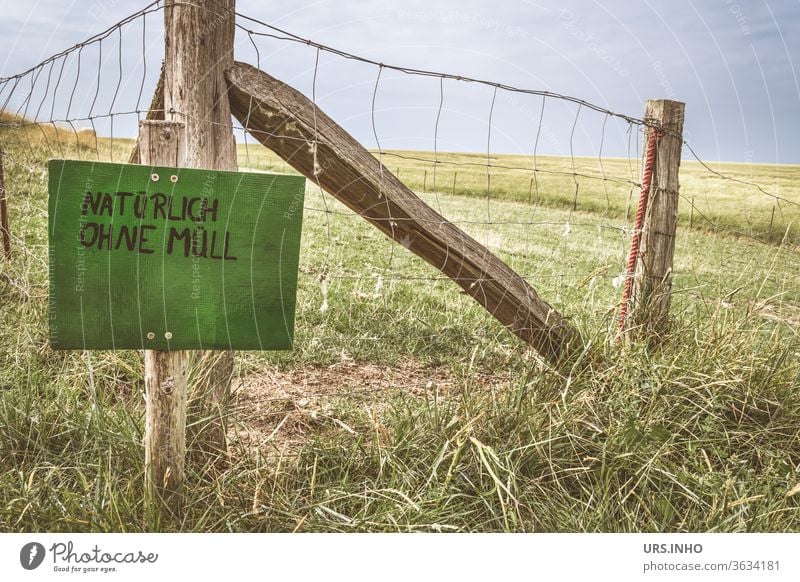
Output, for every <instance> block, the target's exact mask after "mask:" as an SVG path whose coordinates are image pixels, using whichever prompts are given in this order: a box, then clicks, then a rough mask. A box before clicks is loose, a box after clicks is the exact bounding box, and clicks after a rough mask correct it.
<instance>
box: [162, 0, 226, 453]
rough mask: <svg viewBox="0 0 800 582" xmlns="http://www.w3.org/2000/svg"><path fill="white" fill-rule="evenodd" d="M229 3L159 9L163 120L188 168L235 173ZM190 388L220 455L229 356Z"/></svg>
mask: <svg viewBox="0 0 800 582" xmlns="http://www.w3.org/2000/svg"><path fill="white" fill-rule="evenodd" d="M234 29H235V0H195V1H194V2H191V3H185V2H180V1H178V0H167V1H166V3H165V6H164V31H165V36H166V49H165V60H164V111H165V119H167V120H171V121H180V122H181V123H183V124H185V126H186V159H185V160H184V163H185V166H186V167H189V168H205V169H215V170H236V169H237V164H236V141H235V139H234V136H233V123H232V120H231V110H230V106H229V104H228V95H227V83H226V81H225V70H226V69H228V68H230V67H231V66H232V65H233V40H234ZM199 364H200V365H199V370H198V373H197V380H196V383H195V384H194V385H193V386H192V389H193V391H196V393H197V394H198V396H199V398H200V402H201V403H202V410H201V415H202V417H203V418H209V419H211V420H210V421H209V423H208V425H207V426H206V427H205V428H203V429H202V430H203V431H204V432H205V433H206V437H205V438H204V440H203V442H204V444H207V445H209V448H210V449H212V450H216V451H220V452H221V451H224V450H225V449H226V439H225V422H224V415H225V408H226V406H227V402H228V399H229V396H230V386H231V379H232V377H233V354H232V352H228V351H222V352H203V354H202V356H201V360H200V362H199Z"/></svg>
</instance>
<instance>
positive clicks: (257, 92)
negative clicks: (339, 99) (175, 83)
mask: <svg viewBox="0 0 800 582" xmlns="http://www.w3.org/2000/svg"><path fill="white" fill-rule="evenodd" d="M227 79H228V83H229V97H230V103H231V110H232V112H233V115H234V116H235V117H236V118H237V119H238V120H239V122H240V123H241V124H242V125H243V126H244V127H245V128H246V129H247V130H248V131H249V132H250V133H251V134H252V135H253V136H254V137H255V138H256V139H257V140H259V141H260V142H261V143H262V144H264V145H265V146H267V147H268V148H270V149H271V150H272V151H274V152H275V153H276V154H277V155H279V156H280V157H281V158H283V159H284V160H285V161H286V162H287V163H288V164H290V165H291V166H292V167H294V168H295V169H296V170H297V171H299V172H300V173H301V174H303V175H304V176H306V177H307V178H308V179H309V180H313V181H314V182H316V183H318V184H319V185H320V187H321V188H324V189H325V190H326V191H328V192H330V193H331V195H333V196H335V197H336V198H337V199H339V200H340V201H341V202H343V203H344V204H345V205H347V206H348V207H349V208H350V209H352V210H353V211H354V212H356V213H358V214H359V215H361V216H362V217H363V218H365V219H366V220H367V221H369V222H370V223H372V224H373V225H374V226H375V227H376V228H378V229H379V230H380V231H381V232H383V233H384V234H385V235H386V236H388V237H390V238H392V239H394V240H395V241H397V242H399V243H400V244H401V245H403V246H404V247H405V248H407V249H408V250H410V251H411V252H413V253H415V254H416V255H418V256H419V257H421V258H423V259H424V260H426V261H427V262H428V263H430V264H431V265H433V266H434V267H436V268H437V269H439V270H440V271H442V272H443V273H444V274H445V275H447V276H448V277H450V278H451V279H453V281H455V282H456V283H457V284H458V285H459V286H460V287H461V288H462V289H463V290H464V291H465V292H466V293H467V294H469V295H470V296H472V297H473V298H474V299H475V300H476V301H478V302H479V303H480V304H481V305H483V306H484V307H485V308H486V309H487V310H488V311H489V313H491V314H492V315H493V316H494V317H496V318H497V319H498V320H499V321H500V322H502V323H503V324H504V325H505V326H507V327H508V328H509V329H510V330H511V331H512V332H514V333H515V334H516V335H518V336H519V337H520V338H522V339H523V340H524V341H526V342H528V343H529V344H530V345H532V346H533V347H534V348H536V349H537V350H538V351H539V353H540V354H542V355H543V356H544V357H545V358H547V360H549V361H550V362H552V363H557V362H560V361H562V360H564V359H565V358H567V357H568V356H570V355H571V354H573V353H575V351H576V350H577V349H579V348H580V347H582V346H581V341H580V338H579V336H578V333H577V332H576V330H575V328H574V327H573V326H572V325H571V324H570V323H569V322H568V321H567V320H566V319H565V318H564V317H562V316H561V315H560V314H559V313H558V311H556V310H555V309H554V308H553V307H552V306H551V305H549V304H548V303H547V302H545V301H543V300H542V299H541V298H540V297H539V295H538V294H537V293H536V291H535V290H534V289H533V288H532V287H531V286H530V285H529V284H528V283H527V282H526V281H525V280H524V279H523V278H522V277H520V276H519V275H517V274H516V273H515V272H514V271H513V270H512V269H511V268H510V267H508V265H506V264H505V263H504V262H503V261H501V260H500V259H499V258H497V257H496V256H495V255H493V254H492V253H491V251H489V250H488V249H487V248H486V247H484V246H483V245H481V244H480V243H478V242H477V241H476V240H475V239H473V238H472V237H471V236H469V235H468V234H466V233H465V232H464V231H462V230H461V229H459V228H458V227H457V226H455V225H454V224H452V223H450V222H449V221H447V220H446V219H445V218H444V217H442V216H441V215H440V214H438V213H437V212H436V211H435V210H433V209H432V208H431V207H430V206H428V205H427V204H425V202H423V201H422V200H421V199H420V198H419V197H418V196H417V195H416V194H414V193H413V192H412V191H411V190H409V189H408V188H407V187H406V186H405V185H404V184H403V183H402V182H400V180H399V179H397V177H395V176H394V174H392V173H391V172H390V171H389V170H388V169H387V168H386V167H385V166H383V165H382V164H381V163H380V162H379V161H378V160H377V159H376V158H375V157H374V156H373V155H372V154H370V153H369V152H368V151H367V150H366V149H365V148H364V147H363V146H361V144H359V143H358V142H357V141H356V140H355V139H354V138H353V137H352V136H350V135H349V134H348V133H347V132H346V131H345V130H344V129H342V128H341V127H340V126H339V125H337V124H336V123H335V122H334V121H333V120H332V119H331V118H330V117H328V116H327V115H325V113H323V112H322V111H321V110H320V109H319V108H316V107H315V105H314V104H313V103H311V101H310V100H309V99H307V98H306V97H305V96H304V95H302V94H301V93H299V92H298V91H296V90H294V89H293V88H291V87H289V86H288V85H286V84H284V83H282V82H281V81H278V80H277V79H274V78H273V77H271V76H269V75H268V74H266V73H264V72H262V71H259V70H258V69H255V68H254V67H252V66H250V65H247V64H244V63H238V62H237V63H235V64H234V65H233V67H232V68H231V69H230V70H229V71H228V72H227Z"/></svg>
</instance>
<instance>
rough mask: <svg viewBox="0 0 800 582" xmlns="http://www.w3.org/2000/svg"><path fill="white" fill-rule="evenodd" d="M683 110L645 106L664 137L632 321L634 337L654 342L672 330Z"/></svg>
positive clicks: (672, 104)
mask: <svg viewBox="0 0 800 582" xmlns="http://www.w3.org/2000/svg"><path fill="white" fill-rule="evenodd" d="M684 110H685V105H684V104H683V103H680V102H678V101H669V100H666V99H650V100H648V101H647V103H646V106H645V119H652V120H654V121H656V122H657V124H659V126H660V128H661V133H660V135H659V138H658V142H657V146H656V159H655V169H654V173H653V182H652V185H651V186H650V200H649V203H648V206H647V214H645V219H644V225H643V227H642V238H641V243H640V247H639V257H638V260H637V263H636V270H635V272H634V279H633V293H632V295H631V312H630V315H629V321H630V323H631V326H630V330H631V332H632V334H633V335H634V336H636V337H646V338H648V339H649V340H651V341H652V342H656V343H657V342H658V341H660V340H661V339H662V338H663V337H664V336H665V334H666V333H667V331H668V329H669V308H670V303H671V299H672V263H673V257H674V255H675V233H676V228H677V223H678V190H679V187H680V184H679V179H678V173H679V171H680V164H681V146H682V144H683V137H682V136H683V120H684ZM648 131H656V130H654V129H653V128H648ZM646 139H647V136H645V140H646ZM645 143H646V141H645Z"/></svg>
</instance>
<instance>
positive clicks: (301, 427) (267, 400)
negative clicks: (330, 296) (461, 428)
mask: <svg viewBox="0 0 800 582" xmlns="http://www.w3.org/2000/svg"><path fill="white" fill-rule="evenodd" d="M471 380H472V382H473V383H477V384H479V385H482V386H492V385H498V384H500V383H504V382H508V381H509V380H510V378H508V377H504V376H498V375H492V374H478V375H471ZM457 382H458V379H457V377H456V376H455V374H454V373H453V372H452V370H450V369H449V368H446V367H434V368H431V367H425V366H421V365H420V364H418V363H416V362H413V361H405V362H401V363H399V364H397V365H394V366H383V365H376V364H370V363H363V362H356V361H354V360H351V359H349V358H346V357H345V358H343V359H342V361H340V362H337V363H336V364H332V365H330V366H306V367H302V368H295V369H292V370H278V369H274V368H273V369H266V370H264V371H261V372H258V373H256V374H250V375H247V376H243V377H241V378H238V379H236V380H235V382H234V386H233V407H234V408H235V410H236V418H237V419H238V420H239V422H237V423H235V426H233V427H232V428H231V434H230V435H229V436H230V438H231V440H232V442H236V443H238V444H240V445H243V446H244V447H246V448H249V449H251V450H252V449H260V450H261V452H262V453H264V452H271V453H278V454H279V455H287V454H288V455H291V454H292V453H293V452H295V451H296V450H297V449H298V448H299V446H300V445H302V443H303V442H304V441H305V440H306V439H307V438H308V437H310V436H311V435H312V434H314V433H318V432H321V431H325V430H340V431H344V432H345V433H351V434H353V435H355V434H357V431H356V430H355V429H354V428H353V427H350V426H348V425H347V423H346V422H345V421H343V420H342V419H340V418H337V415H336V412H335V407H336V406H335V405H336V402H337V401H339V402H341V399H342V398H346V399H347V400H348V402H349V403H352V404H353V405H355V406H359V407H361V408H363V410H364V411H365V412H366V413H367V415H368V416H369V418H370V419H372V420H373V422H374V423H375V425H376V428H378V426H377V425H378V424H379V420H378V417H379V416H380V413H381V410H382V409H384V408H385V405H386V396H387V395H388V394H389V393H391V392H393V391H397V390H401V391H404V392H406V393H408V394H411V395H414V396H416V397H420V398H425V397H429V398H434V397H435V398H439V399H442V398H446V397H447V396H448V394H449V393H451V392H452V391H453V389H454V387H455V386H456V385H457ZM378 430H380V429H378Z"/></svg>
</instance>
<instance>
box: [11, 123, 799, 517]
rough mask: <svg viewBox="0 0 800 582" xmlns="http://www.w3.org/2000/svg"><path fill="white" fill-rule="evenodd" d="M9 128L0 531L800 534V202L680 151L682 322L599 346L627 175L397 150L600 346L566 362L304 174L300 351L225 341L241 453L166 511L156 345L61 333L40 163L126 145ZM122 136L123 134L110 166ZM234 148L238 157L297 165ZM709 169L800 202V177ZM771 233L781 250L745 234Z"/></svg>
mask: <svg viewBox="0 0 800 582" xmlns="http://www.w3.org/2000/svg"><path fill="white" fill-rule="evenodd" d="M0 137H2V138H3V141H4V145H5V147H6V149H8V150H9V155H10V159H9V160H7V162H6V184H7V189H8V194H9V205H10V210H11V214H10V222H11V228H12V232H13V234H14V240H13V244H14V253H15V255H14V260H13V261H12V262H11V263H7V262H0V297H2V299H0V318H1V319H0V321H2V327H0V330H1V331H0V447H2V456H0V530H3V531H33V530H48V531H154V530H159V531H175V530H184V531H445V532H446V531H798V530H800V390H798V388H800V339H799V336H798V330H799V329H800V284H799V283H798V278H797V274H798V272H800V255H798V252H797V248H796V246H795V245H796V243H797V241H798V238H797V234H796V233H797V225H798V223H797V218H798V217H799V216H798V213H797V207H796V206H793V205H791V204H787V203H783V204H782V205H781V207H780V210H779V211H778V210H776V212H775V216H774V218H772V209H773V207H774V206H775V200H774V199H773V198H770V197H769V196H766V195H764V194H763V193H759V192H757V191H754V190H753V189H752V188H750V187H747V186H745V185H743V184H741V183H737V182H731V181H722V180H719V179H717V178H713V177H709V176H710V175H709V174H708V173H707V172H706V171H705V170H704V169H703V168H701V167H700V166H699V165H697V164H692V163H684V165H683V166H682V174H681V178H682V184H683V186H682V196H683V197H684V200H682V206H683V208H682V210H681V227H680V229H679V235H678V240H677V246H676V261H675V272H676V274H675V295H674V300H673V326H672V333H671V336H670V337H669V339H668V341H667V342H666V343H665V345H664V346H663V348H662V349H660V350H658V351H655V352H652V353H648V352H647V351H646V350H645V349H644V348H643V346H640V345H636V344H634V345H619V344H615V343H613V342H612V341H611V338H612V337H613V330H614V311H615V307H616V304H617V302H618V300H619V289H618V284H619V281H620V279H619V275H620V273H621V271H622V265H623V263H624V259H625V255H626V252H627V246H628V244H629V238H628V237H627V236H624V233H623V231H622V230H621V229H620V227H621V226H623V225H625V224H626V217H628V220H627V224H629V223H630V216H631V215H632V211H631V209H630V207H629V200H630V195H631V190H632V186H631V184H630V183H625V184H618V183H613V182H605V184H606V187H605V188H604V186H603V184H604V182H603V181H602V180H596V179H593V178H586V177H585V176H591V175H594V176H596V175H598V172H599V171H600V170H599V167H598V166H599V161H598V160H588V159H578V160H576V161H575V163H576V169H575V170H574V172H573V168H572V160H569V159H558V158H541V159H539V160H537V163H538V164H540V165H539V166H538V167H539V168H540V169H550V170H553V171H554V172H555V171H557V172H567V173H566V174H561V173H559V174H555V173H550V174H545V173H541V174H537V180H538V182H537V184H536V186H537V188H533V187H532V186H531V184H530V179H531V175H530V172H524V171H523V170H507V171H505V172H498V173H497V174H496V175H495V174H494V173H493V175H492V177H491V189H490V191H489V195H488V200H487V187H486V185H487V181H486V168H485V166H481V164H485V156H480V155H477V154H476V155H474V156H471V155H466V154H439V156H438V157H439V160H440V161H441V160H443V159H447V160H448V161H450V162H455V163H458V164H462V165H459V166H458V169H457V171H458V176H457V180H456V188H455V191H454V190H453V188H452V181H453V171H454V167H453V166H447V165H441V166H437V178H436V181H437V182H436V183H437V187H436V189H434V188H433V182H432V180H433V176H432V173H433V169H432V168H433V167H432V166H431V165H430V164H426V162H423V161H419V160H411V159H409V158H412V157H413V158H423V159H431V157H432V154H429V153H422V152H416V153H410V152H385V153H384V154H383V158H384V161H385V162H386V164H387V165H388V166H389V167H390V168H391V169H392V170H399V175H400V177H401V179H403V180H404V181H405V182H406V183H407V184H408V185H409V186H411V187H412V188H414V189H416V190H426V192H423V193H422V196H423V197H424V198H425V199H426V200H428V201H429V202H430V203H431V204H432V205H433V206H434V207H435V208H437V209H441V212H442V213H443V214H444V215H445V216H446V217H447V218H448V219H450V220H452V221H455V222H457V223H459V224H460V225H461V226H462V227H463V228H464V229H465V230H467V231H468V232H470V234H472V235H473V236H475V237H476V238H477V239H478V240H479V241H482V242H485V243H487V244H488V246H489V247H490V248H491V249H492V250H493V251H494V252H496V253H497V254H498V255H499V256H501V257H502V258H503V259H504V260H505V261H507V262H508V263H509V264H510V265H511V266H512V267H513V268H514V269H516V270H517V272H519V273H521V274H523V275H525V276H526V278H527V279H528V280H529V281H530V282H531V283H532V285H533V286H534V287H535V288H536V289H537V290H538V291H539V292H540V294H541V295H542V296H543V297H544V298H545V299H546V300H548V301H550V302H551V303H553V304H554V305H555V306H556V307H557V308H559V309H560V310H561V311H562V313H564V314H565V315H566V316H568V317H570V318H571V319H572V320H573V321H574V322H575V324H576V325H577V326H578V327H579V328H580V330H581V331H582V333H583V334H584V338H585V339H586V341H587V342H591V345H592V347H593V349H594V350H596V351H597V352H598V353H600V354H601V355H602V356H603V357H602V358H599V359H598V361H599V362H601V363H597V364H595V365H593V366H592V367H588V368H576V369H574V370H568V369H567V370H559V371H556V370H552V369H549V368H547V367H544V366H543V365H542V364H541V363H540V361H539V360H538V359H537V358H536V357H535V355H534V354H533V353H531V351H530V350H528V349H526V348H525V346H524V345H522V344H521V342H519V341H518V340H517V339H516V338H515V337H514V336H512V335H511V334H509V333H508V332H506V331H505V330H504V329H503V328H502V327H501V326H500V325H499V324H498V323H497V322H495V321H494V320H493V319H491V317H490V316H488V315H487V314H486V313H485V311H483V310H482V308H480V307H479V306H478V305H477V304H476V303H475V302H473V301H472V300H471V299H470V298H469V297H467V296H465V295H464V294H462V293H460V292H459V290H458V288H457V287H456V286H455V285H454V284H452V283H450V282H449V281H447V280H442V279H441V277H440V275H439V273H438V272H437V271H435V270H434V269H432V268H430V267H429V266H428V265H426V264H425V263H423V262H422V261H420V260H418V259H416V258H415V257H413V256H412V255H410V254H408V253H407V252H405V251H404V249H402V248H401V247H399V246H397V245H393V244H392V243H390V242H389V241H388V240H387V239H386V238H385V237H383V235H381V234H380V233H378V232H377V231H376V230H375V229H374V228H372V227H370V226H369V225H368V224H366V223H365V222H364V221H363V220H361V219H360V218H358V217H355V216H353V215H352V214H351V213H349V211H347V210H346V209H345V208H344V207H343V206H342V205H340V204H339V203H337V202H336V201H335V200H333V199H332V198H331V197H330V196H325V195H323V194H322V193H321V192H320V191H319V190H318V189H317V188H316V187H314V186H309V188H308V191H307V197H306V206H307V208H306V212H305V215H304V221H305V222H304V232H303V245H302V251H301V258H300V264H301V268H300V269H301V276H300V282H299V288H298V313H297V318H298V319H297V328H296V349H295V350H294V351H293V352H241V353H237V360H236V363H237V369H236V374H237V380H236V384H235V390H236V392H235V402H234V405H233V407H232V409H231V411H230V419H229V420H230V434H229V436H230V443H231V458H230V462H229V463H228V464H226V465H224V466H220V465H211V464H209V463H206V462H205V461H204V459H203V458H202V457H199V456H198V455H192V456H191V459H190V462H189V464H188V467H187V471H188V479H189V482H190V487H189V488H188V491H187V495H188V498H187V509H186V511H185V513H184V515H183V516H182V517H180V518H175V517H170V516H165V515H161V514H158V513H157V512H153V511H151V510H148V508H147V507H146V506H145V504H144V503H143V501H142V499H143V476H142V472H143V460H144V452H143V447H142V444H141V442H142V435H143V411H144V407H143V396H142V394H143V379H142V365H141V354H140V353H137V352H135V351H119V352H111V351H101V352H85V353H81V352H54V351H52V350H50V349H49V347H48V345H47V320H46V315H47V239H46V236H47V235H46V223H47V212H46V209H47V204H46V202H47V198H46V196H47V195H46V176H45V172H44V165H43V164H44V161H45V160H46V159H47V158H48V157H60V156H65V157H78V155H80V156H82V157H89V156H95V155H99V157H101V158H108V157H109V152H110V151H111V150H112V146H111V144H110V142H108V141H107V140H103V139H101V140H99V144H100V146H101V148H100V152H99V154H98V153H96V152H94V151H92V148H93V147H94V139H91V140H85V141H84V142H82V143H80V144H77V145H76V144H75V143H74V139H73V140H72V141H70V140H62V141H59V138H60V137H62V136H60V135H58V134H57V133H56V134H51V135H50V136H49V138H47V136H44V137H37V138H34V137H32V136H29V137H30V138H31V139H30V140H28V139H26V140H20V139H19V136H18V135H17V136H16V137H15V136H14V135H12V134H9V133H8V132H6V133H5V134H4V135H2V136H0ZM45 138H47V141H45ZM130 145H131V144H130V142H125V141H123V140H114V144H113V152H114V157H115V159H116V160H118V161H123V160H124V159H125V158H126V157H127V153H128V152H129V150H130ZM76 148H78V149H76ZM239 149H240V151H239V163H240V165H241V166H243V167H244V166H246V167H249V168H251V169H254V170H265V169H276V170H282V169H283V164H282V163H279V162H278V161H277V160H275V158H274V156H270V155H268V153H267V152H266V151H265V150H263V149H261V148H259V147H256V146H253V145H249V146H248V147H247V148H245V147H244V146H243V145H242V146H240V148H239ZM401 156H402V157H401ZM493 163H496V164H500V165H504V166H509V167H528V166H530V164H531V163H532V159H531V158H523V157H520V156H497V158H496V160H493ZM471 164H475V165H471ZM627 164H628V162H627V160H625V161H621V160H603V169H602V172H605V173H606V176H607V177H609V176H611V177H615V178H620V179H622V177H623V176H624V177H625V179H628V180H632V181H636V177H635V176H636V170H635V168H634V170H633V173H631V171H630V169H629V168H627ZM426 169H427V172H428V173H427V176H426V175H425V171H426ZM715 169H719V170H720V171H722V172H724V173H726V174H730V175H735V176H737V177H738V178H740V179H744V180H748V181H755V182H758V183H759V184H762V185H763V186H764V187H765V189H767V190H768V191H769V192H771V193H773V194H778V195H780V196H782V197H784V198H787V199H789V200H794V201H800V192H798V186H797V178H798V177H800V168H796V167H774V166H756V165H734V164H721V165H719V167H717V166H715ZM602 172H601V174H602ZM573 173H579V174H581V176H580V179H578V182H579V189H578V198H577V204H576V205H575V208H574V209H573V204H574V202H575V181H576V178H575V176H573V175H572V174H573ZM601 174H600V175H601ZM423 186H424V188H423ZM537 189H538V192H537ZM634 198H635V195H634ZM692 199H694V200H695V205H696V206H697V210H696V212H697V214H695V215H694V217H692V218H691V222H692V229H689V222H690V214H691V213H690V212H689V209H688V206H689V205H688V204H686V202H687V200H689V201H690V200H692ZM326 209H327V210H328V212H326V211H325V210H326ZM487 213H488V214H487ZM700 213H702V214H703V215H705V216H706V217H707V219H708V220H705V219H703V218H700V216H699V214H700ZM487 216H488V218H487ZM487 222H491V224H486V223H487ZM520 222H528V223H530V224H518V223H520ZM770 222H772V233H773V236H772V244H764V243H763V242H759V241H757V240H754V238H756V239H762V240H763V239H766V238H767V235H768V234H769V231H770V229H769V224H770ZM512 223H516V224H512ZM787 230H788V234H787ZM784 235H786V236H785V237H784ZM783 238H785V241H784V243H783V244H780V241H781V240H782V239H783ZM190 421H192V422H194V423H195V424H197V423H199V422H201V419H197V418H192V419H190ZM196 445H197V443H194V442H193V443H191V444H190V446H191V447H193V448H196Z"/></svg>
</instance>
